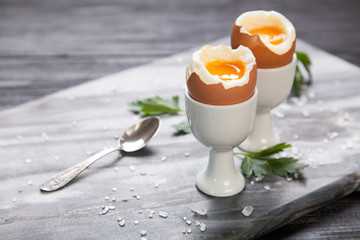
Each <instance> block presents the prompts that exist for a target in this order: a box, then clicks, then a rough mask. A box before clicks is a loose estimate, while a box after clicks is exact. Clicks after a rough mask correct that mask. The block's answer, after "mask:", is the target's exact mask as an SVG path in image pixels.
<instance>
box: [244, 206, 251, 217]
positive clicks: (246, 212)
mask: <svg viewBox="0 0 360 240" xmlns="http://www.w3.org/2000/svg"><path fill="white" fill-rule="evenodd" d="M253 210H254V208H253V206H251V205H247V206H245V207H244V209H243V210H242V214H243V215H244V216H246V217H248V216H250V215H251V213H252V211H253Z"/></svg>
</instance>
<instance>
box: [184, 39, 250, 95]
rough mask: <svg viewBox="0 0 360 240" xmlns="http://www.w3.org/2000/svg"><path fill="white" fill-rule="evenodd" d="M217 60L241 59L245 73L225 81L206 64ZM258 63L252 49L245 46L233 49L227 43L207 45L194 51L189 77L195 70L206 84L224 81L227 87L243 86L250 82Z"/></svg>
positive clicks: (189, 66) (188, 68)
mask: <svg viewBox="0 0 360 240" xmlns="http://www.w3.org/2000/svg"><path fill="white" fill-rule="evenodd" d="M215 60H225V61H229V62H233V61H237V60H241V61H242V62H243V63H244V64H245V66H246V69H245V74H244V75H243V76H242V77H241V78H240V79H234V80H231V81H224V80H222V79H221V78H220V77H219V76H217V75H212V74H211V73H210V72H209V71H208V70H207V69H206V67H205V66H206V64H207V63H208V62H211V61H215ZM255 64H256V61H255V57H254V55H253V53H252V52H251V50H250V49H249V48H247V47H244V46H239V47H238V48H237V49H231V48H230V47H228V46H225V45H219V46H216V47H214V46H210V45H205V46H204V47H202V48H201V49H200V50H199V51H196V52H195V53H193V55H192V58H191V60H190V63H189V65H188V67H187V73H186V76H187V79H189V76H190V75H191V74H192V73H193V72H195V73H196V74H197V75H198V76H199V78H200V79H201V80H202V81H203V82H204V83H206V84H208V85H210V84H218V83H222V85H223V86H224V88H225V89H229V88H232V87H236V86H243V85H245V84H247V83H248V82H249V79H250V71H251V70H252V69H253V67H254V65H255Z"/></svg>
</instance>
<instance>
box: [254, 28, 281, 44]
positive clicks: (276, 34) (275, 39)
mask: <svg viewBox="0 0 360 240" xmlns="http://www.w3.org/2000/svg"><path fill="white" fill-rule="evenodd" d="M249 33H250V34H252V35H255V34H258V35H260V36H261V37H262V38H264V39H266V40H267V41H268V42H270V43H271V44H273V45H279V44H280V43H282V42H283V41H284V39H285V33H284V31H283V30H282V29H280V28H278V27H269V26H266V27H262V28H256V29H253V30H251V31H249Z"/></svg>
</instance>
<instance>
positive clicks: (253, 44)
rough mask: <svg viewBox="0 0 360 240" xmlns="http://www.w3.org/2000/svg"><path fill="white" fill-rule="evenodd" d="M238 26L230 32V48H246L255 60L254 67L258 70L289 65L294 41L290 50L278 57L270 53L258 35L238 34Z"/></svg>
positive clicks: (293, 50)
mask: <svg viewBox="0 0 360 240" xmlns="http://www.w3.org/2000/svg"><path fill="white" fill-rule="evenodd" d="M240 28H241V27H239V26H237V25H236V24H235V23H234V25H233V27H232V31H231V47H232V48H233V49H236V48H238V47H239V46H240V45H243V46H245V47H248V48H249V49H250V50H251V51H252V52H253V54H254V56H255V58H256V65H257V67H258V68H276V67H282V66H285V65H287V64H289V63H290V62H291V61H292V59H293V55H294V52H295V45H296V40H294V42H293V43H292V46H291V48H290V49H289V51H287V52H286V53H284V54H281V55H278V54H276V53H274V52H272V51H271V50H270V49H269V48H267V47H266V46H265V44H264V43H263V42H262V41H261V39H260V37H259V35H257V34H256V35H249V34H246V33H242V32H240Z"/></svg>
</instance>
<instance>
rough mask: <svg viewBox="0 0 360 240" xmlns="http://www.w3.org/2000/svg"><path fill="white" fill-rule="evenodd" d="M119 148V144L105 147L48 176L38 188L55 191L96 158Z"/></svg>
mask: <svg viewBox="0 0 360 240" xmlns="http://www.w3.org/2000/svg"><path fill="white" fill-rule="evenodd" d="M118 150H120V147H119V146H116V147H111V148H107V149H105V150H103V151H101V152H99V153H97V154H95V155H93V156H91V157H89V158H88V159H86V160H84V161H82V162H80V163H78V164H76V165H74V166H72V167H70V168H68V169H66V170H64V171H62V172H60V173H58V174H56V175H55V176H53V177H51V178H49V179H48V180H47V181H45V182H44V183H43V184H42V185H41V186H40V189H41V190H42V191H46V192H51V191H55V190H57V189H59V188H61V187H63V186H65V185H66V184H67V183H68V182H70V181H71V180H73V179H74V178H75V177H76V176H77V175H79V174H80V173H81V172H82V171H84V170H85V169H86V168H87V167H89V166H90V165H91V164H93V163H94V162H96V161H97V160H98V159H100V158H102V157H103V156H105V155H107V154H109V153H111V152H114V151H118Z"/></svg>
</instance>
